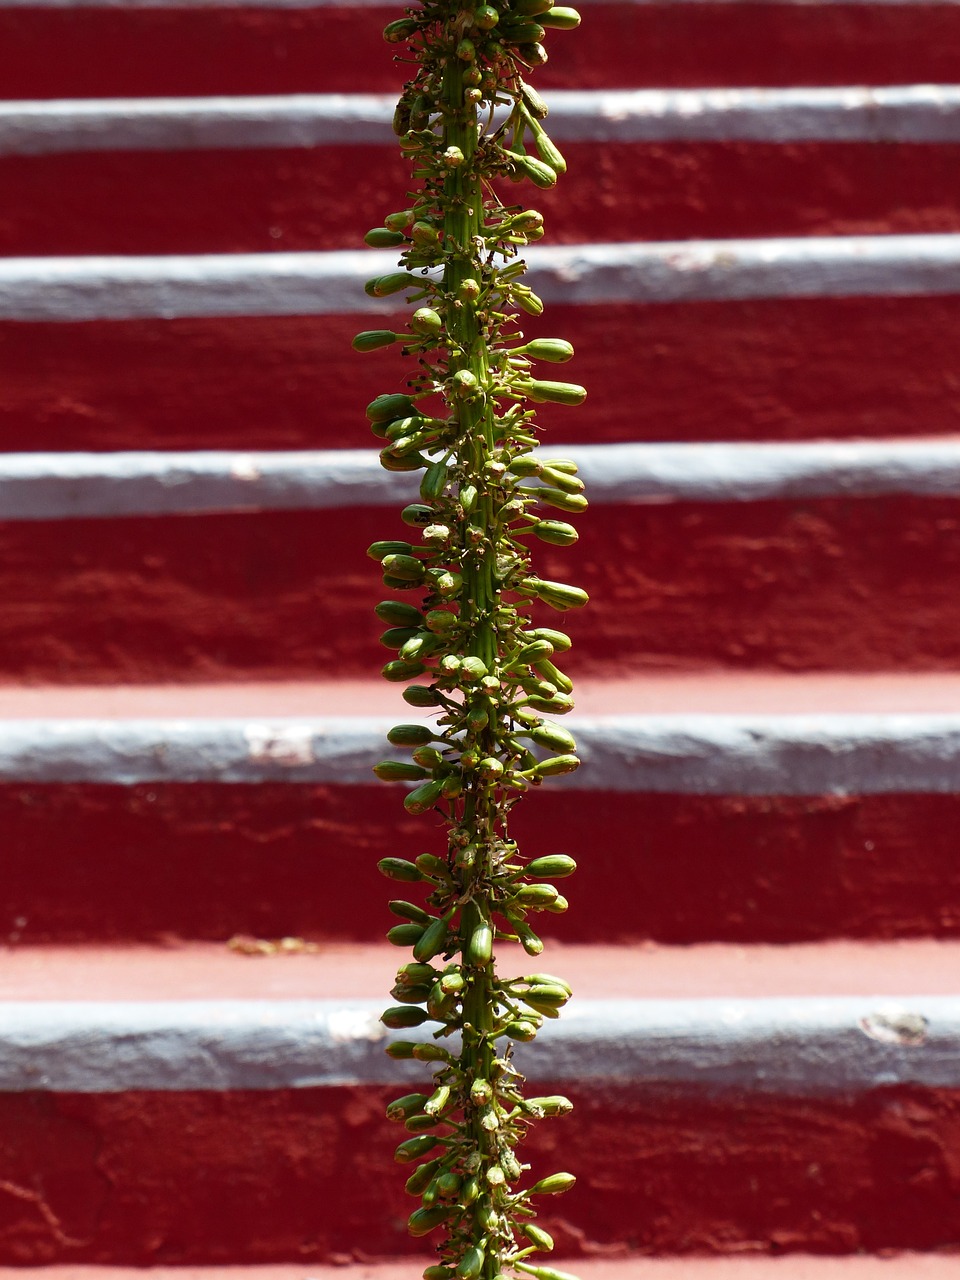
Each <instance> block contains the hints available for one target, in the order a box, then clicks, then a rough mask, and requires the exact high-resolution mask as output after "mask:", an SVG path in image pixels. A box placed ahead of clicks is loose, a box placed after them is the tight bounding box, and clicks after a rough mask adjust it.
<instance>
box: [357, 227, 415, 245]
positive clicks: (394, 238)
mask: <svg viewBox="0 0 960 1280" xmlns="http://www.w3.org/2000/svg"><path fill="white" fill-rule="evenodd" d="M363 239H364V241H365V243H367V244H368V245H370V247H371V248H373V249H391V248H393V246H394V245H397V244H404V243H405V242H406V239H407V237H406V236H405V235H404V234H403V232H402V231H391V230H390V229H389V227H371V228H370V230H369V231H368V232H367V234H366V235H365V236H364V237H363Z"/></svg>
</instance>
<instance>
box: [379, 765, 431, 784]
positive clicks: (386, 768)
mask: <svg viewBox="0 0 960 1280" xmlns="http://www.w3.org/2000/svg"><path fill="white" fill-rule="evenodd" d="M373 772H374V773H375V774H376V775H377V777H378V778H379V779H380V780H381V781H382V782H420V781H421V780H422V779H423V778H425V777H427V771H426V769H422V768H420V767H419V766H418V765H415V764H408V763H407V761H406V760H381V761H380V763H379V764H375V765H374V766H373Z"/></svg>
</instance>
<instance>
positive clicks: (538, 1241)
mask: <svg viewBox="0 0 960 1280" xmlns="http://www.w3.org/2000/svg"><path fill="white" fill-rule="evenodd" d="M520 1230H521V1231H522V1232H523V1234H524V1235H525V1236H526V1237H527V1239H528V1240H529V1241H530V1243H531V1244H532V1245H534V1247H535V1248H537V1249H539V1251H540V1252H541V1253H552V1251H553V1236H552V1235H551V1234H550V1233H549V1231H544V1230H543V1228H542V1227H538V1226H537V1225H536V1223H533V1222H524V1223H522V1224H521V1226H520Z"/></svg>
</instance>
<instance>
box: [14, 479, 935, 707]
mask: <svg viewBox="0 0 960 1280" xmlns="http://www.w3.org/2000/svg"><path fill="white" fill-rule="evenodd" d="M958 522H960V499H956V498H932V497H916V496H911V495H906V496H889V497H874V498H842V499H838V498H809V499H805V498H802V497H798V498H794V499H790V500H780V501H773V500H768V501H755V502H675V503H667V504H665V505H662V504H654V505H644V504H640V505H635V506H603V507H598V508H596V510H595V512H594V513H592V514H591V517H590V519H589V520H584V521H583V522H582V531H581V537H580V541H579V542H578V544H577V545H576V546H575V547H573V548H569V549H567V550H566V551H564V552H559V551H555V550H554V549H552V548H544V549H543V551H542V552H540V553H539V554H538V555H537V557H536V565H537V571H538V572H539V573H540V575H541V576H542V577H545V578H554V579H557V578H559V579H560V580H561V581H572V582H575V583H577V584H579V585H582V586H584V587H585V588H586V589H587V590H588V591H589V592H590V593H591V595H592V597H593V603H592V605H591V607H590V608H589V610H586V611H583V612H577V613H574V614H570V615H566V620H567V621H568V623H569V628H568V629H569V631H570V634H571V635H572V637H573V638H574V642H575V653H574V654H573V655H572V659H571V662H570V664H569V665H570V670H571V673H572V674H581V673H587V672H591V671H602V670H609V669H618V670H624V669H634V670H639V669H644V668H650V667H661V668H662V667H667V668H671V667H672V668H677V667H681V668H683V667H687V668H697V667H702V666H711V665H716V664H722V665H726V666H730V667H734V668H769V667H774V668H781V669H784V670H804V669H819V670H823V669H834V668H850V669H855V670H883V669H885V668H890V667H893V668H900V669H903V670H935V669H936V670H951V669H955V668H956V667H957V663H958V652H960V650H958V638H960V603H958V600H957V595H956V592H955V591H954V590H953V564H954V560H955V555H956V539H955V534H956V530H957V528H958V527H960V524H958ZM405 532H406V526H403V525H402V524H401V523H400V521H399V519H398V518H397V516H396V515H394V514H393V513H392V512H390V511H386V510H380V509H372V508H363V507H359V508H349V509H347V508H345V509H342V510H332V511H307V512H299V511H293V512H283V511H281V512H260V513H249V514H239V515H237V514H222V515H195V516H172V517H167V518H162V519H154V518H118V519H104V520H89V519H88V520H75V521H71V522H70V524H69V525H65V524H64V523H63V522H61V521H59V520H54V521H29V522H26V523H15V522H7V523H5V524H3V525H0V591H2V594H3V598H4V602H5V608H4V611H3V615H2V617H0V673H2V674H3V676H5V677H6V678H7V679H17V680H29V681H46V680H53V681H61V682H64V683H72V682H77V681H80V680H84V681H94V682H103V683H110V682H112V681H117V680H121V681H128V682H130V681H132V682H155V681H163V680H181V679H187V680H190V679H192V680H216V679H231V678H241V677H254V676H256V677H259V678H274V679H276V678H283V677H286V678H290V677H293V676H303V677H309V676H312V675H315V674H316V673H317V672H318V671H320V672H321V673H322V674H324V675H326V676H331V675H333V674H334V673H340V674H342V675H348V674H349V675H358V674H366V673H368V672H370V671H371V670H374V669H376V667H377V666H378V665H380V664H381V663H382V662H383V661H385V660H386V658H387V656H388V655H387V653H386V652H385V651H384V650H383V649H382V648H381V647H380V646H379V644H378V640H377V632H378V628H377V627H376V622H375V619H373V618H372V614H371V608H372V606H373V604H374V603H376V600H377V599H378V598H379V593H380V585H379V583H380V575H379V573H378V571H377V566H376V565H375V564H373V563H372V562H371V561H369V560H368V559H367V558H366V557H365V556H364V551H363V549H364V548H365V547H366V546H367V545H368V544H369V543H371V542H373V541H374V540H376V539H378V538H396V537H403V536H404V534H405ZM538 616H539V617H540V618H541V625H546V624H547V623H548V622H549V620H550V619H551V618H552V619H553V620H554V621H555V620H556V615H555V614H553V613H552V611H549V610H547V609H546V608H545V607H543V606H540V607H539V609H538Z"/></svg>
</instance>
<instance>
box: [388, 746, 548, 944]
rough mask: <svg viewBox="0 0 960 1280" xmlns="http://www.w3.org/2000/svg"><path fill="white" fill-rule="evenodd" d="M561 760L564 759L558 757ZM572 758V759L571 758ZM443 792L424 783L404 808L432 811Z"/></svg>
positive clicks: (440, 784)
mask: <svg viewBox="0 0 960 1280" xmlns="http://www.w3.org/2000/svg"><path fill="white" fill-rule="evenodd" d="M557 758H558V759H561V758H562V757H559V756H558V757H557ZM571 758H572V757H571ZM442 790H443V782H442V781H438V780H437V779H436V778H434V779H432V780H431V781H430V782H425V783H423V785H422V786H419V787H415V788H414V789H413V791H411V792H409V793H408V794H407V795H406V796H405V797H404V800H403V807H404V808H405V809H406V811H407V813H413V814H418V813H426V812H427V810H428V809H432V808H433V807H434V805H435V804H436V803H437V801H438V800H439V799H440V792H441V791H442ZM417 959H418V960H429V959H430V957H429V956H417Z"/></svg>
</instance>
